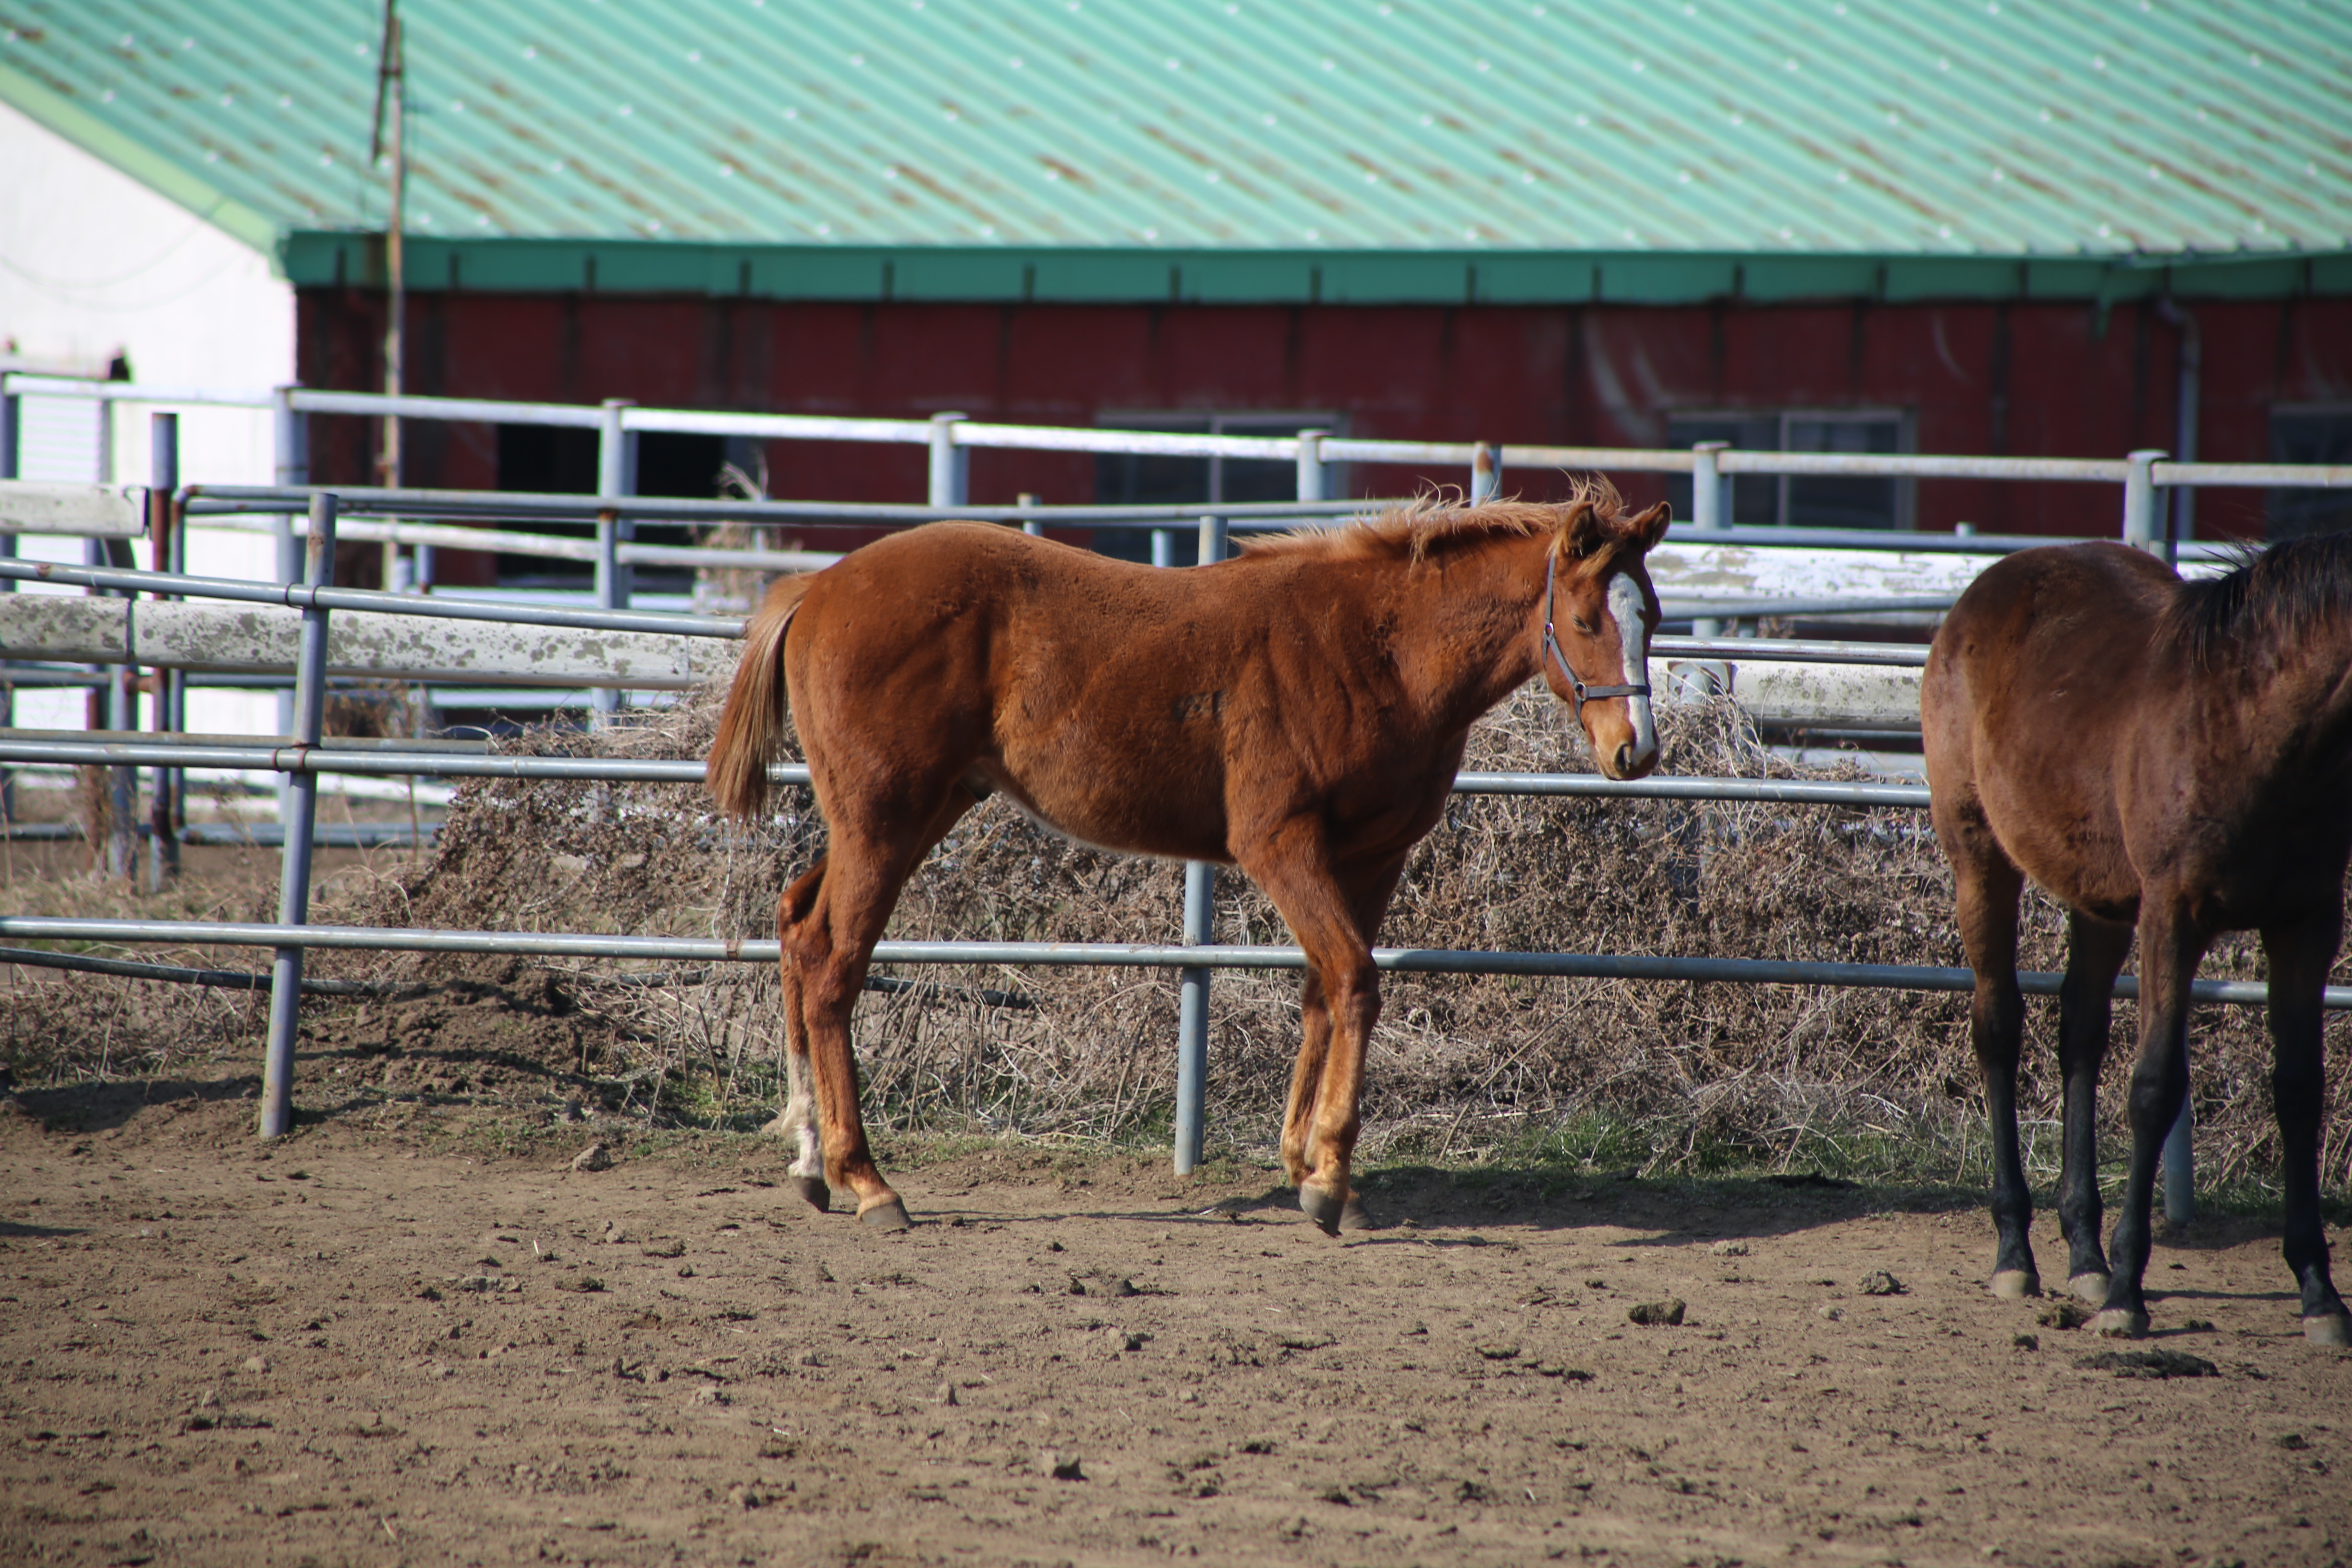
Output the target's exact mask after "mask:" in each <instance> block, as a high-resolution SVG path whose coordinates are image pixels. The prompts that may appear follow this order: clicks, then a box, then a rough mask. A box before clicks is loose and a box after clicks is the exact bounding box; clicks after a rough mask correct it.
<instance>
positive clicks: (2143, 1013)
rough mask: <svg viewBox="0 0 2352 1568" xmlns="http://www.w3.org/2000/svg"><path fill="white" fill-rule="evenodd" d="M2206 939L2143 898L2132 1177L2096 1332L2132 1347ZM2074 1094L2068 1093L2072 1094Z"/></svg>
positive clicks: (2139, 1327) (2174, 906)
mask: <svg viewBox="0 0 2352 1568" xmlns="http://www.w3.org/2000/svg"><path fill="white" fill-rule="evenodd" d="M2207 941H2208V936H2207V933H2206V932H2205V931H2201V930H2200V929H2199V928H2198V926H2197V924H2196V922H2195V921H2192V920H2191V919H2190V918H2189V912H2188V911H2187V910H2184V909H2182V908H2181V907H2179V903H2178V902H2177V901H2176V900H2173V899H2171V898H2169V897H2167V896H2165V895H2164V894H2163V893H2160V892H2158V891H2157V890H2156V889H2148V890H2147V892H2145V893H2143V895H2142V897H2141V902H2140V919H2139V1060H2138V1061H2137V1063H2136V1064H2134V1066H2133V1068H2132V1079H2131V1102H2130V1118H2131V1134H2132V1147H2131V1169H2130V1172H2129V1173H2128V1174H2127V1175H2126V1177H2125V1178H2124V1198H2123V1207H2122V1212H2121V1213H2120V1214H2118V1215H2116V1234H2115V1239H2114V1241H2113V1243H2112V1244H2111V1245H2110V1247H2109V1248H2108V1253H2109V1257H2110V1258H2111V1260H2112V1263H2113V1268H2112V1271H2111V1272H2110V1273H2109V1274H2108V1276H2107V1296H2106V1300H2105V1302H2104V1303H2103V1304H2102V1305H2101V1307H2100V1309H2099V1314H2098V1316H2097V1317H2095V1318H2093V1319H2092V1320H2091V1328H2092V1330H2093V1331H2095V1332H2097V1333H2102V1334H2108V1335H2114V1336H2117V1337H2122V1338H2127V1339H2137V1338H2139V1337H2140V1336H2141V1335H2143V1334H2145V1333H2147V1297H2146V1296H2145V1295H2144V1294H2143V1293H2142V1291H2141V1280H2142V1279H2143V1277H2144V1276H2145V1275H2146V1274H2147V1255H2148V1248H2149V1247H2150V1245H2151V1243H2152V1241H2153V1232H2154V1221H2153V1215H2152V1214H2151V1205H2152V1204H2153V1201H2154V1194H2155V1191H2156V1163H2157V1161H2158V1158H2159V1157H2161V1155H2162V1154H2163V1152H2164V1137H2165V1134H2166V1133H2168V1132H2169V1131H2172V1124H2173V1123H2174V1122H2175V1121H2179V1119H2180V1102H2181V1101H2182V1100H2184V1099H2186V1098H2187V1097H2188V1094H2189V982H2190V981H2191V980H2193V979H2195V978H2196V975H2197V962H2198V960H2200V959H2201V958H2203V957H2204V956H2205V944H2206V942H2207ZM2070 1087H2071V1086H2070Z"/></svg>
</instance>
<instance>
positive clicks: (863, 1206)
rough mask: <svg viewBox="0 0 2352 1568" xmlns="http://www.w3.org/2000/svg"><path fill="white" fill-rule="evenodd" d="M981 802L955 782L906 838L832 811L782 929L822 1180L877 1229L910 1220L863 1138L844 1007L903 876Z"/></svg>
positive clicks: (857, 810)
mask: <svg viewBox="0 0 2352 1568" xmlns="http://www.w3.org/2000/svg"><path fill="white" fill-rule="evenodd" d="M978 799H979V797H978V796H977V795H974V794H972V792H971V790H970V789H968V788H967V787H965V786H964V785H963V784H960V783H959V784H955V785H953V786H951V787H950V790H949V792H948V795H947V798H946V799H945V800H944V801H943V802H942V803H941V804H940V805H939V806H938V808H937V809H936V810H935V811H934V812H933V813H932V815H931V816H930V818H929V821H928V823H926V825H925V826H923V827H922V828H921V829H920V830H919V831H918V832H913V833H908V832H905V831H896V832H894V831H891V830H890V829H889V827H888V826H887V821H886V820H885V819H884V814H883V813H880V812H877V811H872V810H867V809H863V808H861V807H852V808H850V809H847V810H845V811H842V812H839V813H837V814H834V815H833V820H832V846H831V849H830V851H829V853H828V854H827V855H826V857H825V868H824V877H823V878H822V879H821V880H820V881H819V882H818V884H817V886H816V887H815V889H814V897H813V898H812V899H811V900H810V901H809V904H808V907H807V908H806V910H804V911H803V912H802V913H801V914H800V917H799V918H798V919H796V920H793V921H792V922H791V923H790V924H789V925H788V926H787V927H785V928H784V929H783V930H782V931H780V933H779V934H780V936H781V937H782V942H783V947H784V959H785V963H787V964H789V965H791V966H793V968H795V969H796V970H797V971H798V973H799V981H800V986H801V994H800V1006H799V1014H800V1016H801V1019H802V1023H803V1029H804V1037H805V1038H806V1040H807V1042H808V1054H809V1065H810V1068H812V1069H813V1070H812V1074H811V1076H812V1077H813V1079H814V1083H815V1088H816V1095H815V1098H816V1115H817V1122H818V1126H819V1129H820V1131H821V1135H822V1138H823V1141H824V1174H825V1178H826V1179H827V1180H828V1181H829V1182H830V1183H831V1184H833V1185H834V1186H846V1187H848V1188H849V1189H850V1190H851V1191H852V1192H854V1193H856V1194H857V1216H858V1217H859V1218H860V1219H862V1220H865V1221H866V1223H867V1224H869V1225H872V1226H877V1227H878V1228H880V1229H884V1230H904V1229H905V1228H906V1227H907V1226H908V1218H907V1209H906V1205H904V1204H902V1203H900V1202H899V1201H898V1194H897V1193H895V1192H893V1191H891V1190H890V1184H888V1183H887V1182H885V1181H884V1180H883V1179H882V1173H881V1172H880V1171H879V1170H878V1169H877V1168H876V1166H875V1163H874V1155H873V1151H872V1150H871V1148H870V1147H869V1146H868V1145H867V1143H866V1123H865V1121H864V1119H863V1117H861V1116H860V1114H859V1112H858V1108H857V1056H856V1050H855V1049H854V1048H853V1047H852V1045H851V1042H850V1032H849V1015H850V1010H851V1009H852V1008H853V1007H855V1006H856V1003H857V996H858V993H859V991H860V990H861V989H863V988H864V986H865V984H866V963H867V961H868V959H869V958H870V957H871V956H872V954H873V952H874V944H875V943H876V942H878V941H880V940H881V937H882V930H883V927H885V926H886V925H887V924H888V923H889V921H890V911H891V910H893V909H894V908H896V907H897V904H898V889H900V888H901V887H903V886H905V884H906V880H907V877H908V873H909V872H911V871H912V870H913V869H914V868H915V865H916V863H917V862H918V861H919V860H920V859H921V858H923V857H924V856H925V855H926V854H928V853H929V851H930V848H931V847H932V846H933V845H935V844H937V843H938V842H939V841H940V839H941V838H942V837H946V835H947V831H948V829H949V828H950V827H952V826H955V823H956V819H957V818H958V817H960V816H962V815H963V814H964V813H965V812H967V811H969V810H971V807H972V806H973V805H976V804H977V803H978ZM917 820H921V819H920V818H917Z"/></svg>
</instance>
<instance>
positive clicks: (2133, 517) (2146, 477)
mask: <svg viewBox="0 0 2352 1568" xmlns="http://www.w3.org/2000/svg"><path fill="white" fill-rule="evenodd" d="M2165 455H2166V454H2165V453H2164V452H2163V451H2162V450H2160V449H2158V448H2154V447H2143V448H2141V449H2140V450H2138V451H2137V452H2134V453H2132V454H2131V455H2130V456H2129V457H2127V458H2126V459H2125V461H2126V462H2127V463H2129V464H2130V465H2131V466H2130V468H2127V469H2126V471H2125V474H2124V542H2125V543H2126V544H2128V545H2130V546H2131V547H2132V548H2134V549H2135V550H2145V551H2147V552H2150V553H2152V554H2154V555H2156V556H2157V557H2158V559H2164V558H2167V557H2168V555H2169V553H2170V552H2169V550H2168V541H2167V540H2166V539H2165V537H2164V533H2163V531H2162V530H2160V529H2159V528H2158V526H2157V519H2158V497H2157V490H2156V474H2155V471H2154V470H2155V467H2156V464H2157V463H2158V462H2159V461H2161V460H2162V459H2163V458H2164V457H2165ZM2195 1131H2196V1119H2195V1117H2194V1116H2193V1115H2192V1114H2191V1113H2190V1110H2189V1100H2188V1099H2187V1098H2186V1097H2183V1098H2182V1100H2181V1101H2180V1115H2179V1118H2178V1119H2177V1120H2176V1121H2174V1122H2173V1124H2172V1131H2169V1132H2168V1133H2166V1134H2165V1139H2164V1152H2163V1153H2162V1154H2161V1155H2160V1156H2158V1163H2159V1164H2161V1166H2162V1167H2163V1171H2164V1215H2165V1217H2166V1218H2167V1219H2168V1220H2170V1221H2171V1222H2172V1223H2173V1224H2175V1225H2187V1224H2188V1223H2189V1221H2190V1220H2192V1219H2194V1218H2196V1217H2197V1153H2196V1149H2195V1146H2194V1144H2193V1142H2192V1141H2191V1140H2192V1136H2193V1134H2194V1133H2195Z"/></svg>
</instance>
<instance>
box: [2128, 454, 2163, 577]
mask: <svg viewBox="0 0 2352 1568" xmlns="http://www.w3.org/2000/svg"><path fill="white" fill-rule="evenodd" d="M2164 457H2165V454H2164V453H2163V452H2162V451H2161V450H2159V449H2157V448H2154V447H2143V448H2141V449H2140V450H2139V451H2137V452H2134V453H2132V454H2131V455H2130V456H2129V457H2127V458H2125V459H2124V461H2125V462H2126V463H2128V464H2129V465H2130V468H2128V469H2126V472H2125V474H2124V542H2125V543H2126V544H2128V545H2130V546H2131V547H2132V548H2133V549H2135V550H2147V551H2152V552H2161V549H2162V546H2161V545H2160V544H2159V542H2158V533H2157V528H2156V474H2155V472H2154V470H2155V467H2156V465H2157V464H2158V463H2159V462H2161V461H2163V459H2164Z"/></svg>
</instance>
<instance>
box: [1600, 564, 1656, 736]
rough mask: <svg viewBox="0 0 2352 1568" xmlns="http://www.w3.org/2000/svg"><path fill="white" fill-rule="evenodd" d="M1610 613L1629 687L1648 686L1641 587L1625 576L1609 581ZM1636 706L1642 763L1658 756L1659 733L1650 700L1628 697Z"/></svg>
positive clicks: (1636, 732)
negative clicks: (1614, 625) (1615, 626)
mask: <svg viewBox="0 0 2352 1568" xmlns="http://www.w3.org/2000/svg"><path fill="white" fill-rule="evenodd" d="M1609 613H1610V615H1611V616H1614V617H1615V619H1616V622H1617V637H1618V639H1619V641H1620V642H1621V643H1622V645H1623V647H1624V650H1625V673H1624V675H1623V677H1622V683H1623V684H1624V685H1627V686H1645V685H1647V684H1648V683H1649V679H1650V627H1649V623H1648V622H1646V621H1644V620H1643V618H1642V588H1641V584H1638V583H1636V582H1634V581H1633V579H1632V578H1631V577H1628V576H1626V575H1625V574H1623V573H1622V572H1621V573H1619V574H1617V575H1616V576H1614V577H1612V578H1611V579H1609ZM1626 701H1628V702H1630V703H1632V704H1633V755H1634V756H1635V757H1636V758H1637V759H1639V760H1642V761H1647V760H1648V759H1649V758H1651V757H1654V756H1655V755H1657V752H1658V730H1657V725H1656V723H1655V722H1654V721H1653V720H1652V718H1651V715H1650V700H1649V699H1648V698H1646V697H1629V698H1627V699H1626Z"/></svg>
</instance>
